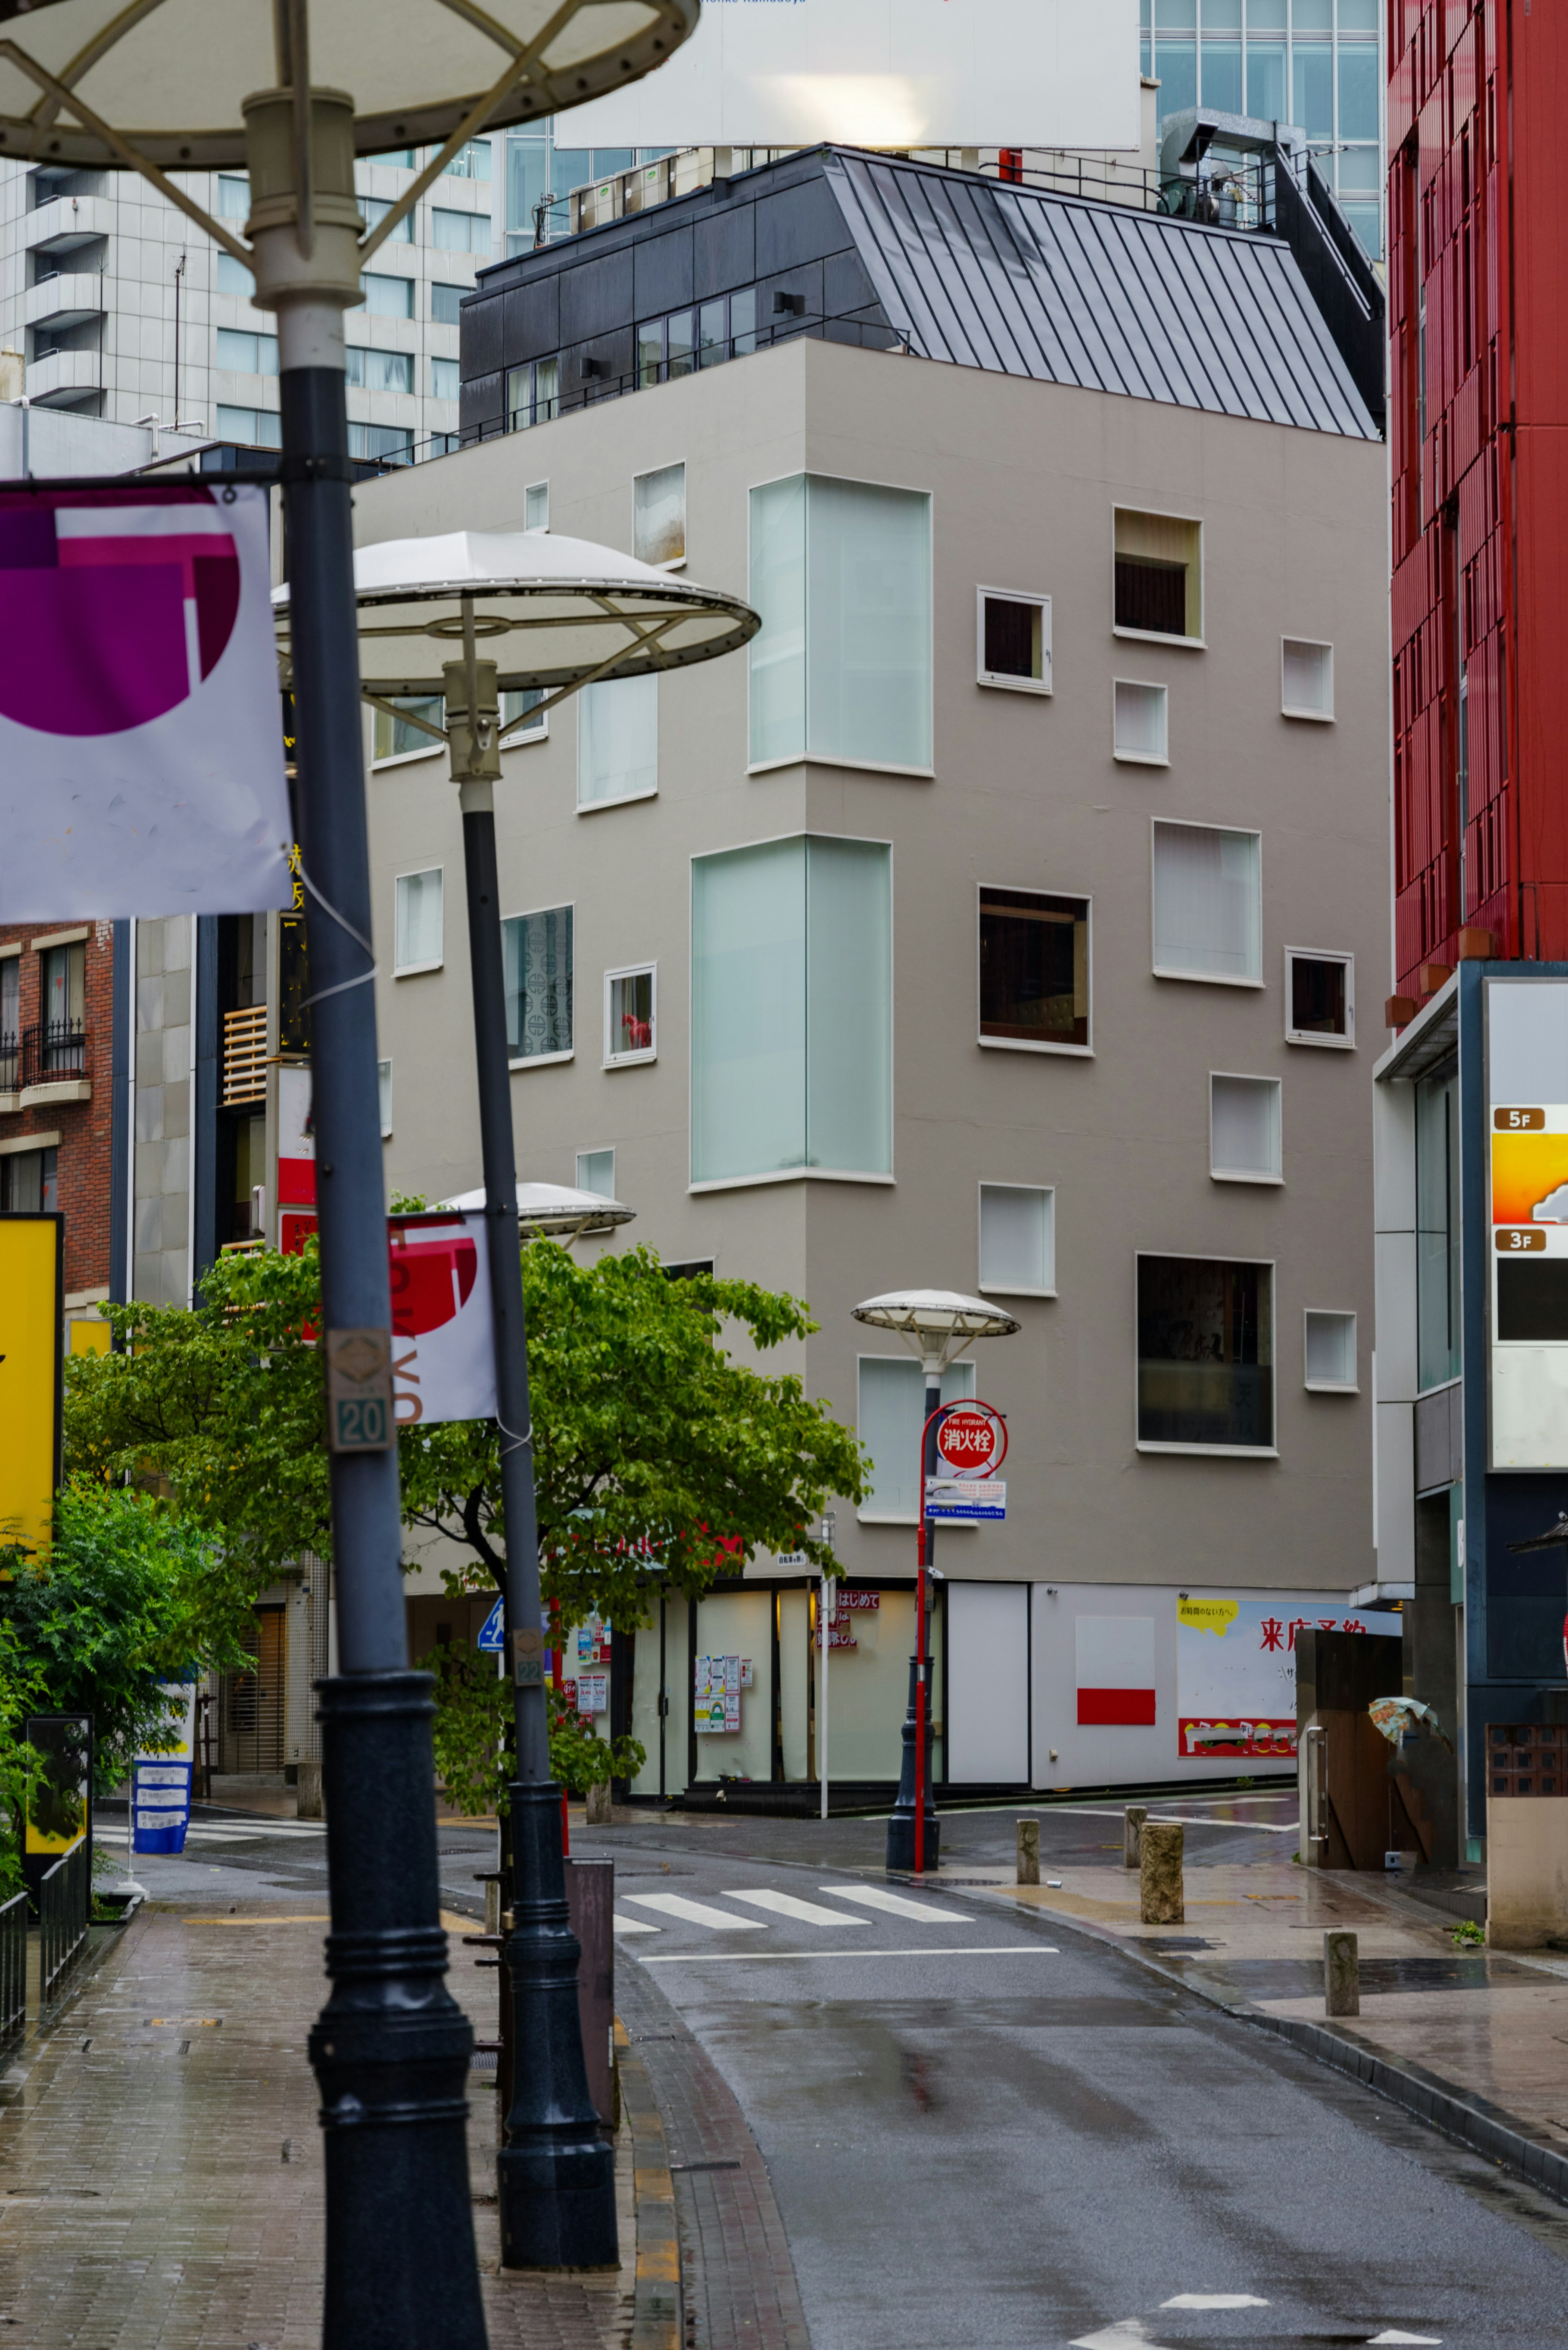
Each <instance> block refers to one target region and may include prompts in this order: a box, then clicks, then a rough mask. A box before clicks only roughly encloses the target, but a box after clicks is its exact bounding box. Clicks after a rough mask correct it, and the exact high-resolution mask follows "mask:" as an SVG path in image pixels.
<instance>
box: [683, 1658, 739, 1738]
mask: <svg viewBox="0 0 1568 2350" xmlns="http://www.w3.org/2000/svg"><path fill="white" fill-rule="evenodd" d="M692 1719H693V1727H694V1728H695V1730H696V1731H697V1734H698V1736H699V1737H702V1738H722V1737H724V1736H726V1735H729V1736H734V1735H736V1734H737V1733H738V1732H739V1731H740V1727H741V1659H740V1658H739V1657H699V1658H698V1659H697V1665H696V1680H695V1689H694V1692H693V1717H692Z"/></svg>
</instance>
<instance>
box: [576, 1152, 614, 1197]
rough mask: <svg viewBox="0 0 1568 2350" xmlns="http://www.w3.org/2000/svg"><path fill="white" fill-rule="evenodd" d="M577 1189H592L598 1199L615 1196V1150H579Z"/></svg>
mask: <svg viewBox="0 0 1568 2350" xmlns="http://www.w3.org/2000/svg"><path fill="white" fill-rule="evenodd" d="M577 1189H578V1191H591V1192H592V1193H593V1195H594V1197H595V1198H596V1199H597V1200H613V1199H614V1198H615V1152H614V1151H613V1150H579V1151H578V1153H577Z"/></svg>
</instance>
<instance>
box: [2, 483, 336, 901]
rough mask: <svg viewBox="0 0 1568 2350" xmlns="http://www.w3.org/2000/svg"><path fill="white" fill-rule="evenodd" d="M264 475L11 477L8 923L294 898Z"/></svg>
mask: <svg viewBox="0 0 1568 2350" xmlns="http://www.w3.org/2000/svg"><path fill="white" fill-rule="evenodd" d="M269 591H270V580H269V556H268V549H267V510H266V493H265V490H264V489H262V488H259V487H257V486H255V485H254V484H250V485H247V484H234V483H229V484H225V485H218V486H213V487H208V486H207V485H206V484H200V485H198V484H195V483H192V482H191V481H188V480H187V481H182V482H159V483H151V482H137V483H135V484H111V483H105V484H102V485H101V486H94V487H90V488H85V489H84V488H67V487H63V486H54V485H51V484H47V483H33V484H29V485H28V487H27V488H26V489H25V490H24V489H20V488H17V489H0V838H3V839H4V841H5V856H4V858H0V921H7V922H13V921H31V920H40V919H46V918H47V920H53V921H67V920H70V921H81V920H92V919H95V918H96V919H98V920H107V919H109V917H111V916H119V915H164V914H197V913H201V914H241V913H261V912H265V910H267V909H268V908H270V907H274V906H277V907H283V906H286V905H288V904H289V903H290V902H291V900H292V896H293V889H292V883H291V879H290V876H289V870H288V854H289V842H290V838H291V836H292V829H293V827H292V826H291V824H290V821H289V813H288V790H287V786H286V783H285V781H284V770H283V729H282V727H281V725H280V723H279V718H278V695H277V654H276V650H275V644H274V639H273V625H272V604H271V598H270V592H269Z"/></svg>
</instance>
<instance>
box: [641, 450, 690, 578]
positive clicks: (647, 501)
mask: <svg viewBox="0 0 1568 2350" xmlns="http://www.w3.org/2000/svg"><path fill="white" fill-rule="evenodd" d="M631 551H632V553H633V555H634V556H636V557H637V560H638V561H639V563H656V564H659V565H672V564H677V563H684V562H685V560H686V468H685V466H684V465H666V466H664V467H663V468H662V469H661V470H660V471H659V473H639V474H638V476H637V478H636V480H635V482H634V483H633V484H632V547H631Z"/></svg>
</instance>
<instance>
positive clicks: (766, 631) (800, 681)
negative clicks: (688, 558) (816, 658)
mask: <svg viewBox="0 0 1568 2350" xmlns="http://www.w3.org/2000/svg"><path fill="white" fill-rule="evenodd" d="M752 603H753V606H754V608H756V610H757V611H759V612H760V613H761V614H762V616H763V625H762V628H761V629H760V630H759V632H758V633H757V635H756V636H754V637H753V639H752V642H751V650H750V660H751V681H752V733H751V745H752V750H751V756H752V764H753V766H762V765H763V764H765V763H766V762H767V761H769V760H771V759H799V758H804V756H805V476H804V475H803V474H797V475H796V476H795V478H794V480H793V481H789V482H769V483H768V484H766V486H765V487H764V488H763V489H760V490H753V492H752Z"/></svg>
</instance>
